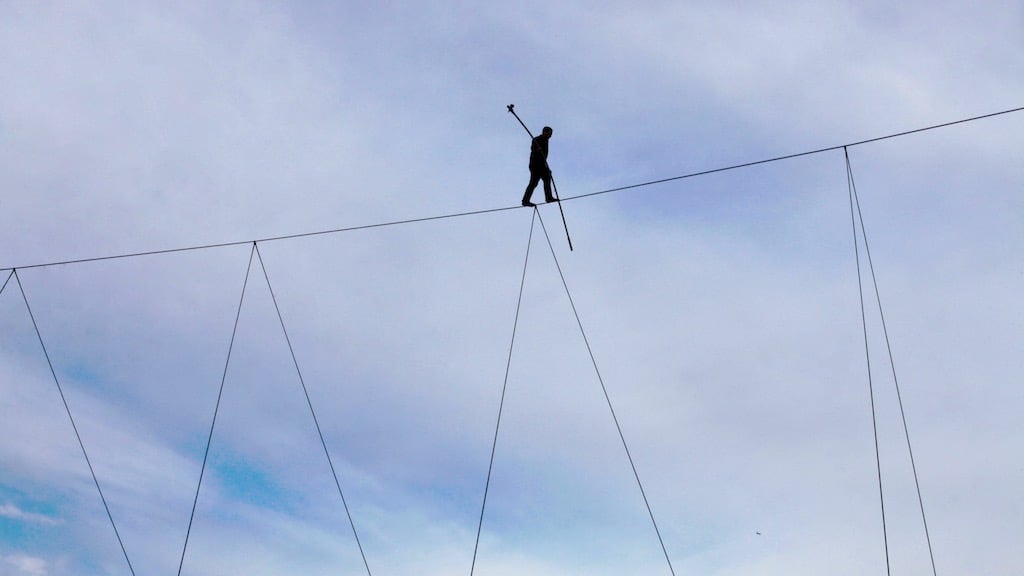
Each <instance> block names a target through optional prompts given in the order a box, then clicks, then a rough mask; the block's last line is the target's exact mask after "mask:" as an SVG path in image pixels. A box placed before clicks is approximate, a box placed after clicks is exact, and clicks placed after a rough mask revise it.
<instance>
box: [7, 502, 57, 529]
mask: <svg viewBox="0 0 1024 576" xmlns="http://www.w3.org/2000/svg"><path fill="white" fill-rule="evenodd" d="M0 516H2V517H4V518H10V519H12V520H19V521H22V522H28V523H31V524H47V525H54V524H58V523H59V522H60V521H59V520H57V519H55V518H51V517H49V516H47V515H45V514H37V513H35V512H25V511H24V510H21V509H20V508H18V507H17V506H15V505H14V504H10V503H7V504H3V505H0Z"/></svg>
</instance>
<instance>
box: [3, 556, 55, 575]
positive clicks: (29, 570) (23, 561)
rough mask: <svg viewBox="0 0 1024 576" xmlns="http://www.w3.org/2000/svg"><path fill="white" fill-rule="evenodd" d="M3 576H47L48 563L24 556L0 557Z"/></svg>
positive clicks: (40, 559)
mask: <svg viewBox="0 0 1024 576" xmlns="http://www.w3.org/2000/svg"><path fill="white" fill-rule="evenodd" d="M5 566H6V568H5V569H4V570H3V574H4V576H47V575H48V574H49V573H50V571H49V563H48V562H47V561H46V560H44V559H42V558H36V557H33V556H26V555H24V554H14V555H10V556H0V569H3V568H4V567H5Z"/></svg>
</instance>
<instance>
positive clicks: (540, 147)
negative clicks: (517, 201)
mask: <svg viewBox="0 0 1024 576" xmlns="http://www.w3.org/2000/svg"><path fill="white" fill-rule="evenodd" d="M552 134H554V131H553V130H551V127H550V126H545V127H544V130H542V131H541V134H540V136H537V137H535V138H534V139H533V143H532V144H531V146H530V183H529V184H528V185H527V186H526V193H525V194H523V206H535V204H534V203H533V202H530V197H531V196H533V190H534V189H535V188H536V187H537V183H538V182H540V181H541V180H543V181H544V200H545V201H546V202H555V201H557V200H558V199H557V198H555V197H554V196H553V195H552V194H551V169H550V168H548V140H550V139H551V135H552Z"/></svg>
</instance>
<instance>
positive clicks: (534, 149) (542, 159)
mask: <svg viewBox="0 0 1024 576" xmlns="http://www.w3.org/2000/svg"><path fill="white" fill-rule="evenodd" d="M550 138H551V137H550V136H545V135H543V134H541V135H540V136H537V137H535V138H534V139H533V143H532V144H531V145H530V172H547V171H548V140H549V139H550Z"/></svg>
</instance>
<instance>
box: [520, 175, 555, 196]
mask: <svg viewBox="0 0 1024 576" xmlns="http://www.w3.org/2000/svg"><path fill="white" fill-rule="evenodd" d="M541 180H543V181H544V200H546V201H548V202H553V201H554V200H555V197H554V196H552V195H551V171H550V170H530V183H529V184H527V185H526V193H525V194H523V202H529V201H530V197H531V196H533V190H534V188H536V187H537V183H539V182H540V181H541Z"/></svg>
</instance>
